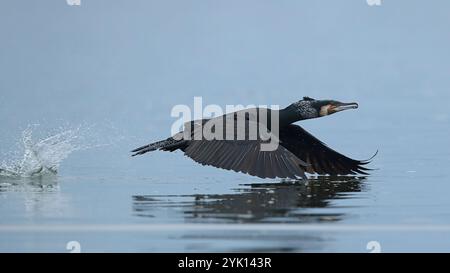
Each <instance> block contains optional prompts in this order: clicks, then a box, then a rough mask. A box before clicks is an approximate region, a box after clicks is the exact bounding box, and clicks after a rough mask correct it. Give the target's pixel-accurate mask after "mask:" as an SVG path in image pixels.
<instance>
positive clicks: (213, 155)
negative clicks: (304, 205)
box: [184, 120, 306, 178]
mask: <svg viewBox="0 0 450 273" xmlns="http://www.w3.org/2000/svg"><path fill="white" fill-rule="evenodd" d="M246 122H247V125H249V124H251V123H252V122H254V121H249V120H247V121H246ZM235 129H236V127H235ZM235 132H236V130H235ZM246 133H248V132H246ZM194 135H195V133H194ZM247 136H248V135H247ZM193 139H194V140H190V141H189V142H188V145H187V147H186V149H185V150H184V152H185V155H187V156H188V157H190V158H192V159H193V160H194V161H196V162H198V163H200V164H202V165H211V166H214V167H218V168H222V169H226V170H234V171H236V172H242V173H247V174H250V175H254V176H258V177H262V178H275V177H280V178H298V177H302V178H305V177H306V176H305V173H304V169H305V167H306V164H305V162H303V161H302V160H300V159H299V158H298V157H296V156H295V155H294V154H293V153H291V152H290V151H288V150H287V149H286V148H285V147H283V146H281V145H277V146H276V149H273V150H271V151H265V150H262V149H261V144H263V143H265V141H263V140H261V139H259V138H258V139H256V140H248V139H247V138H245V139H246V140H217V139H213V140H206V139H202V137H199V138H195V137H194V138H193ZM195 139H199V140H195Z"/></svg>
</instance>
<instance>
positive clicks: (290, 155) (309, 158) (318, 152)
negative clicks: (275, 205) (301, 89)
mask: <svg viewBox="0 0 450 273" xmlns="http://www.w3.org/2000/svg"><path fill="white" fill-rule="evenodd" d="M356 108H358V104H357V103H354V102H352V103H342V102H339V101H334V100H315V99H312V98H309V97H304V98H303V100H300V101H298V102H295V103H293V104H291V105H289V106H288V107H286V108H284V109H281V110H271V109H265V108H253V109H245V110H241V111H236V112H233V113H229V114H225V115H223V116H220V117H215V118H211V119H202V120H194V121H191V122H188V123H186V124H185V130H184V131H182V132H180V133H178V134H176V135H174V136H173V137H169V138H167V139H165V140H162V141H158V142H154V143H151V144H148V145H145V146H142V147H139V148H137V149H134V150H133V151H131V152H133V153H134V154H133V156H136V155H141V154H145V153H147V152H151V151H154V150H162V151H170V152H173V151H175V150H181V151H183V152H184V154H185V155H186V156H188V157H190V158H191V159H193V160H194V161H196V162H198V163H200V164H202V165H211V166H214V167H218V168H222V169H227V170H234V171H236V172H242V173H247V174H250V175H253V176H258V177H261V178H275V177H280V178H294V179H295V178H299V177H302V178H306V176H305V172H307V173H310V174H314V173H316V174H319V175H326V174H328V175H332V176H336V175H358V174H362V175H367V174H368V173H367V171H369V170H371V169H368V168H366V167H364V165H367V164H368V163H370V160H371V159H372V158H373V157H372V158H371V159H369V160H363V161H360V160H354V159H351V158H349V157H346V156H345V155H342V154H340V153H338V152H336V151H335V150H333V149H331V148H329V147H328V146H327V145H326V144H324V143H323V142H321V141H320V140H318V139H317V138H315V137H314V136H313V135H311V134H310V133H308V132H307V131H306V130H305V129H303V128H302V127H300V126H298V125H294V124H292V123H294V122H297V121H300V120H305V119H312V118H319V117H323V116H327V115H331V114H334V113H337V112H340V111H344V110H348V109H356ZM253 110H255V111H253ZM261 110H265V111H266V112H264V111H261ZM255 113H256V114H255ZM239 117H244V119H243V120H245V122H243V123H242V122H241V123H239V121H238V120H239ZM264 117H266V118H264ZM273 117H277V118H273ZM272 119H273V120H272ZM275 119H276V120H277V121H278V135H277V134H276V132H275V129H274V130H271V128H272V126H273V124H275V123H273V122H272V121H276V120H275ZM221 121H222V123H220V122H221ZM228 121H233V127H228V126H227V125H225V124H227V122H228ZM208 124H209V126H210V129H211V132H212V133H217V134H218V135H222V136H223V138H222V140H221V139H220V138H215V139H214V138H207V137H205V136H202V135H200V136H199V133H201V132H202V130H198V129H199V128H200V129H202V128H203V130H204V128H206V126H208ZM211 124H212V125H211ZM253 125H258V126H261V127H258V133H257V136H256V138H255V137H253V138H252V137H251V136H253V135H252V133H251V132H250V131H251V130H250V128H251V127H252V126H253ZM243 126H245V127H243ZM220 128H222V131H223V132H222V134H221V133H220V131H219V130H218V129H220ZM253 128H254V127H253ZM261 128H263V129H264V128H265V130H266V131H267V132H268V135H266V137H265V138H264V137H262V136H263V134H260V132H261ZM274 128H275V127H274ZM240 129H243V132H245V133H242V132H241V131H242V130H240ZM238 132H239V133H238ZM230 134H231V135H232V138H231V139H230V138H227V136H229V135H230ZM239 134H241V135H239ZM239 136H240V138H239ZM267 136H268V137H270V139H272V140H273V139H275V140H277V141H278V142H277V143H278V144H279V145H277V146H276V148H274V149H273V150H264V149H262V148H261V147H262V145H263V144H267V143H269V140H268V138H267Z"/></svg>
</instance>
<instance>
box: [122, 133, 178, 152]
mask: <svg viewBox="0 0 450 273" xmlns="http://www.w3.org/2000/svg"><path fill="white" fill-rule="evenodd" d="M178 142H179V140H175V139H173V138H171V137H169V138H168V139H165V140H161V141H157V142H154V143H150V144H147V145H144V146H141V147H139V148H136V149H134V150H132V151H131V152H132V153H134V154H132V155H131V156H137V155H142V154H145V153H148V152H151V151H155V150H159V149H164V148H167V147H172V146H174V144H176V143H178Z"/></svg>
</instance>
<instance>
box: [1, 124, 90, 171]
mask: <svg viewBox="0 0 450 273" xmlns="http://www.w3.org/2000/svg"><path fill="white" fill-rule="evenodd" d="M35 127H36V126H29V127H28V128H27V129H25V130H24V131H23V133H22V139H21V143H20V145H21V146H22V147H21V150H23V155H22V156H21V157H19V158H16V159H11V160H9V161H3V162H2V163H1V164H0V176H10V177H34V176H42V175H55V174H56V173H57V172H58V168H59V166H60V164H61V162H62V161H63V160H64V159H66V158H67V157H68V156H69V155H70V154H71V153H72V152H74V151H77V150H81V149H85V148H87V146H86V145H83V141H82V138H83V132H82V129H83V128H82V127H81V126H79V127H76V128H70V129H63V128H61V131H60V132H57V133H54V134H52V135H50V136H47V137H44V138H41V139H39V140H37V141H35V140H34V139H33V129H34V128H35Z"/></svg>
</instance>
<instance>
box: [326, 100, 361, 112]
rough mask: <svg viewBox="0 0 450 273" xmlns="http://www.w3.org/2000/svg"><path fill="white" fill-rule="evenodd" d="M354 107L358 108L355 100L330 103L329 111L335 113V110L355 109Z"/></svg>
mask: <svg viewBox="0 0 450 273" xmlns="http://www.w3.org/2000/svg"><path fill="white" fill-rule="evenodd" d="M356 108H358V104H357V103H356V102H350V103H343V102H340V103H338V104H336V105H332V106H331V107H330V111H331V112H332V113H336V112H340V111H344V110H349V109H356Z"/></svg>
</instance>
